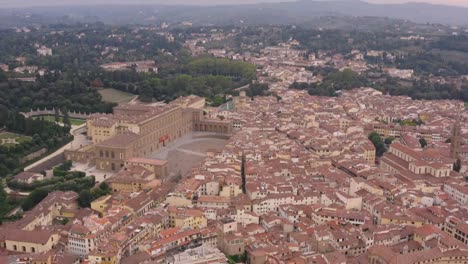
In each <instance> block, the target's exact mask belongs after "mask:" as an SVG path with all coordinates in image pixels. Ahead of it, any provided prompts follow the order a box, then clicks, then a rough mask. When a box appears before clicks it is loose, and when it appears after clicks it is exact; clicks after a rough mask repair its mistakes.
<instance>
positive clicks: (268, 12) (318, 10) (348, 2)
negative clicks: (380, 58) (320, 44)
mask: <svg viewBox="0 0 468 264" xmlns="http://www.w3.org/2000/svg"><path fill="white" fill-rule="evenodd" d="M21 13H29V14H33V16H28V17H21V16H19V15H18V14H21ZM329 16H351V17H388V18H394V19H403V20H409V21H412V22H416V23H437V24H449V25H468V8H464V7H455V6H444V5H432V4H425V3H408V4H372V3H367V2H364V1H361V0H334V1H312V0H300V1H297V2H283V3H260V4H245V5H220V6H188V5H178V6H177V5H129V6H122V5H115V6H92V7H90V6H86V7H83V6H81V7H80V6H63V7H36V8H16V9H0V21H1V22H3V21H5V22H7V21H6V19H5V17H13V18H15V19H23V20H24V21H23V22H27V19H32V18H34V19H36V20H39V21H44V20H47V19H49V20H53V21H56V20H64V19H69V20H71V21H80V22H86V21H87V19H90V18H93V19H96V20H99V21H102V22H104V23H110V24H128V23H134V24H147V23H154V22H158V21H159V22H161V21H167V22H171V23H175V22H181V21H192V22H194V23H198V24H221V25H223V24H242V23H245V24H304V23H307V22H311V21H314V19H316V18H318V17H329ZM2 18H3V19H2ZM8 22H11V21H8Z"/></svg>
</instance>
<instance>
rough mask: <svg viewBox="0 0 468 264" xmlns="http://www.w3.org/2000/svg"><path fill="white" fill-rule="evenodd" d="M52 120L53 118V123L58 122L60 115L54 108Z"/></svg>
mask: <svg viewBox="0 0 468 264" xmlns="http://www.w3.org/2000/svg"><path fill="white" fill-rule="evenodd" d="M54 118H55V122H57V123H58V122H60V113H59V109H58V108H57V107H56V108H55V109H54Z"/></svg>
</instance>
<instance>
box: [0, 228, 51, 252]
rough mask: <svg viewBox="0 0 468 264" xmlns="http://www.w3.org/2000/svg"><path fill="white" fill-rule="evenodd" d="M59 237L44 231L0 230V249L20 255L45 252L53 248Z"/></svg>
mask: <svg viewBox="0 0 468 264" xmlns="http://www.w3.org/2000/svg"><path fill="white" fill-rule="evenodd" d="M59 239H60V236H59V235H58V234H56V233H52V232H50V231H46V230H40V231H36V230H34V231H25V230H21V229H11V228H2V229H0V247H2V248H5V249H6V250H8V251H14V252H22V253H41V252H47V251H49V250H51V249H53V248H54V247H55V245H57V243H58V242H59Z"/></svg>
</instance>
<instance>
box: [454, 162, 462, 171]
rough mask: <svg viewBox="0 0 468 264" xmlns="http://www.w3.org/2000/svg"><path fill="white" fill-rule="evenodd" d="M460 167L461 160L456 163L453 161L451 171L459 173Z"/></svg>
mask: <svg viewBox="0 0 468 264" xmlns="http://www.w3.org/2000/svg"><path fill="white" fill-rule="evenodd" d="M461 167H462V164H461V160H460V159H457V161H455V164H453V170H454V171H456V172H460V170H461Z"/></svg>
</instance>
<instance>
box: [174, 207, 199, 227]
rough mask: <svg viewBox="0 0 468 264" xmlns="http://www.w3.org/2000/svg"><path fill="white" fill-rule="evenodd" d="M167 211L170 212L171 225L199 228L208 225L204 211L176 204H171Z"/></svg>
mask: <svg viewBox="0 0 468 264" xmlns="http://www.w3.org/2000/svg"><path fill="white" fill-rule="evenodd" d="M167 211H168V213H169V222H170V226H171V227H180V228H184V227H190V228H192V229H197V228H203V227H206V226H207V219H206V217H205V215H204V214H203V211H200V210H197V209H189V208H178V207H174V206H170V207H169V208H168V210H167Z"/></svg>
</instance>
